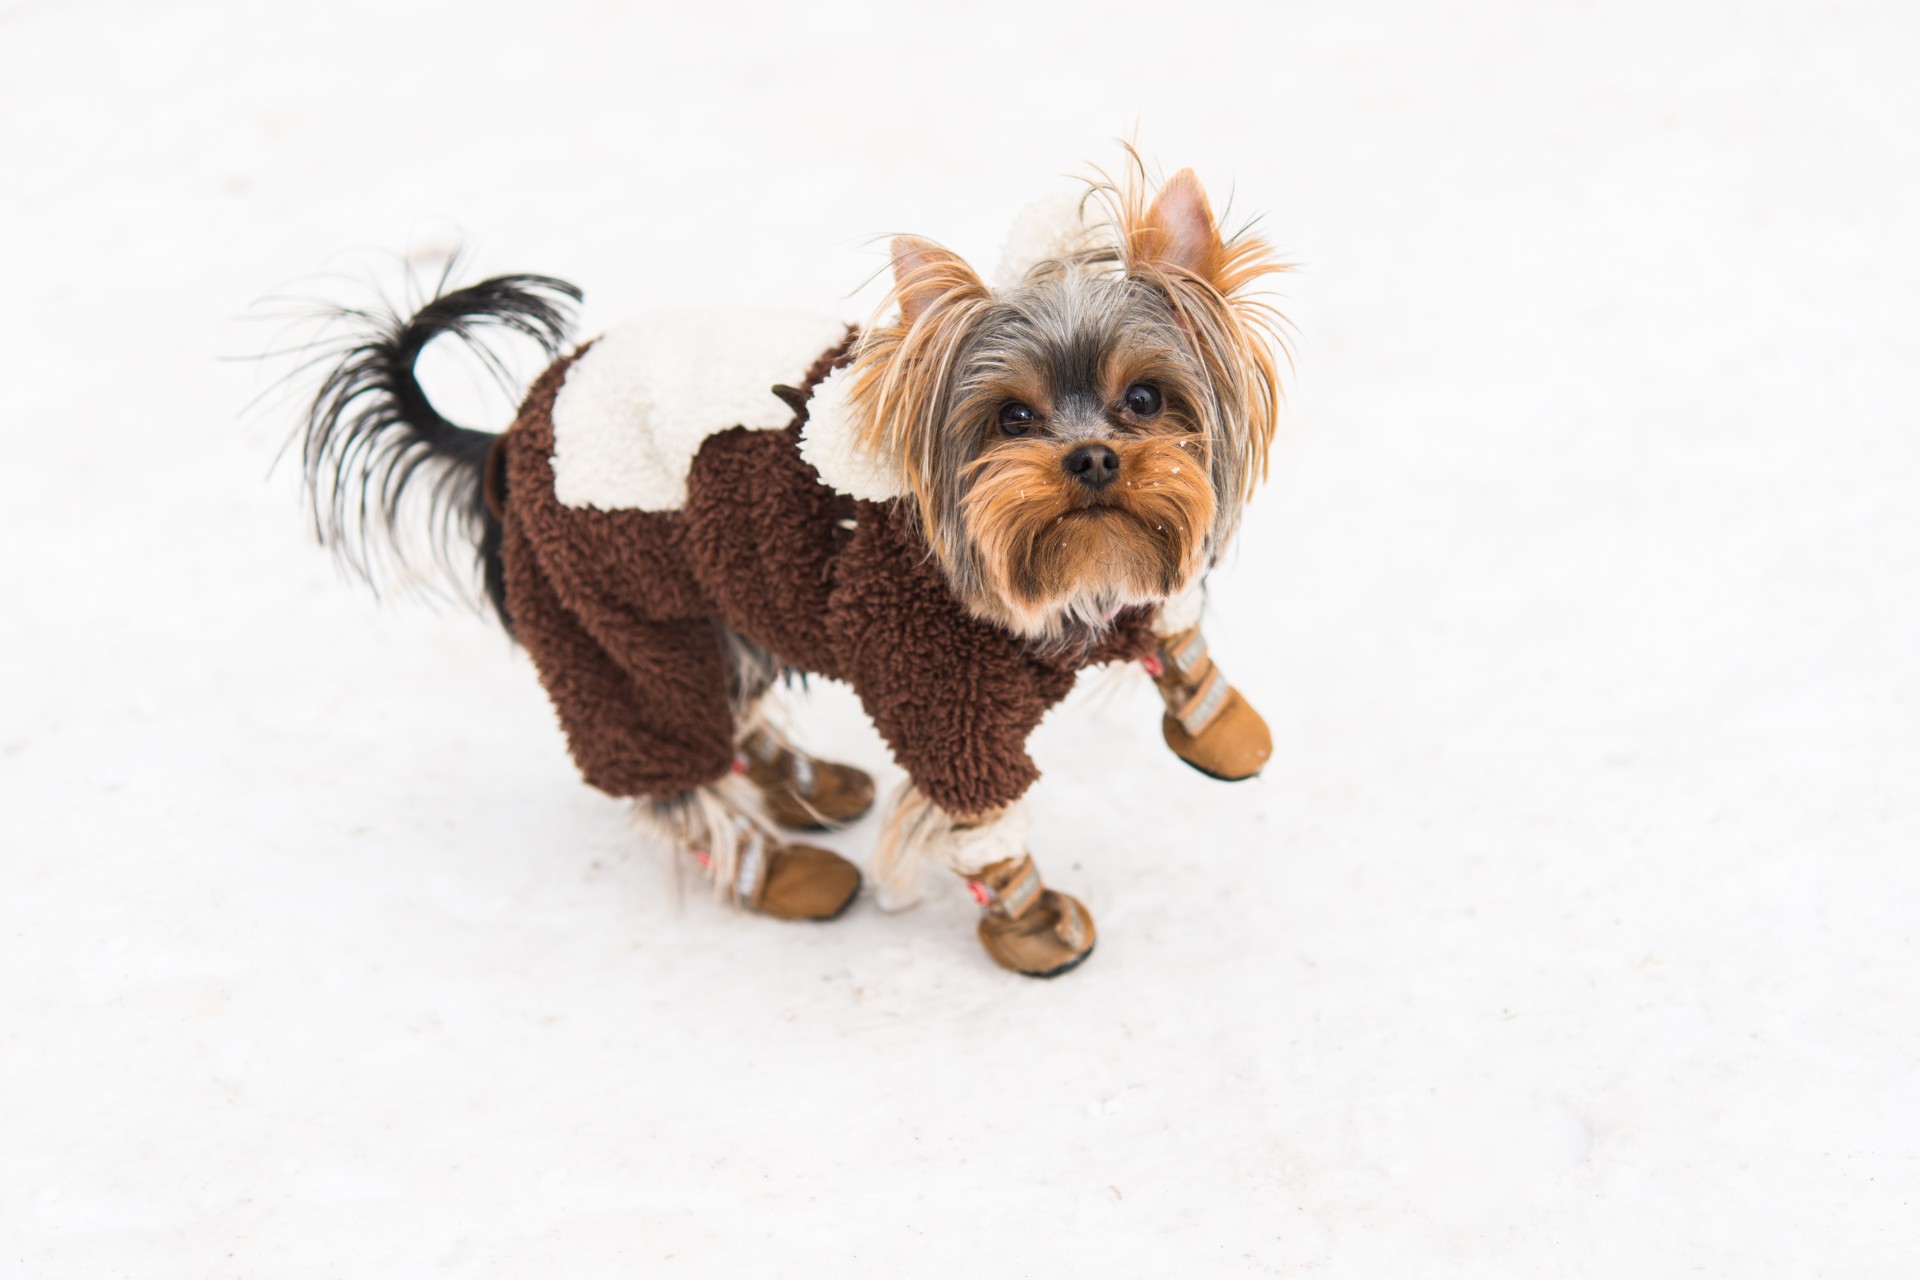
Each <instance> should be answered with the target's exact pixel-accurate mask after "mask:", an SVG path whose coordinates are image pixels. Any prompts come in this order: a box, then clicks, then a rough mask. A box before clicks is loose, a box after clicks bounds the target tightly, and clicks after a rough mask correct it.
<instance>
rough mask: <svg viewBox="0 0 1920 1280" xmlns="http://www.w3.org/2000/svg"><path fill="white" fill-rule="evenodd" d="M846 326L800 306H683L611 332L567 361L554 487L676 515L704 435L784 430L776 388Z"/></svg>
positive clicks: (561, 494) (567, 495)
mask: <svg viewBox="0 0 1920 1280" xmlns="http://www.w3.org/2000/svg"><path fill="white" fill-rule="evenodd" d="M845 334H846V323H845V322H844V321H842V320H836V319H833V318H830V317H825V316H818V315H812V314H807V313H801V312H782V311H725V310H688V311H674V312H661V313H658V314H653V315H647V316H642V317H640V318H637V319H635V320H632V321H629V322H628V323H626V324H624V325H621V326H619V327H618V328H615V329H612V330H610V331H609V332H608V333H607V334H606V336H605V337H603V338H601V339H600V340H599V341H597V342H595V343H594V344H593V345H592V346H591V347H590V348H588V350H587V351H586V352H585V353H584V354H583V355H581V356H580V358H579V359H578V360H576V361H574V362H573V364H572V366H571V367H570V368H569V369H568V371H567V380H566V383H565V385H563V386H562V387H561V388H560V394H559V396H558V397H557V398H556V399H555V401H554V406H553V480H554V494H555V496H556V497H558V498H559V499H560V501H561V502H562V503H563V504H564V505H566V506H569V507H593V508H597V509H599V510H602V511H631V510H639V511H675V510H678V509H679V508H680V507H681V506H682V505H684V504H685V502H686V498H687V473H688V471H689V470H690V469H691V468H692V466H693V457H694V455H695V454H696V453H698V452H699V451H700V446H701V445H702V444H703V443H704V442H705V441H706V439H707V437H708V436H710V435H713V434H715V433H717V432H720V431H725V430H726V429H728V428H729V427H735V426H743V427H747V428H749V429H752V430H762V429H770V428H776V427H783V426H785V425H786V424H787V423H788V422H789V421H791V420H792V417H793V410H792V408H791V407H789V406H788V405H787V404H786V403H784V402H783V401H781V400H780V398H779V397H777V396H775V395H774V394H773V387H775V386H776V385H779V384H793V383H795V382H797V381H798V379H799V378H800V377H801V375H802V374H803V373H804V372H805V371H806V369H807V368H808V366H809V365H811V364H812V363H813V361H814V360H815V359H817V358H818V357H819V354H820V352H821V351H823V350H826V349H828V348H831V347H833V346H834V345H835V344H836V343H838V342H840V341H841V340H842V338H843V337H844V336H845Z"/></svg>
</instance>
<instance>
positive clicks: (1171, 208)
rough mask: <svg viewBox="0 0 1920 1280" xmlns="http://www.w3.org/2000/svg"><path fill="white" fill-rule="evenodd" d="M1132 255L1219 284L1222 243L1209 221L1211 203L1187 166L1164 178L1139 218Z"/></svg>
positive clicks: (1211, 213) (1217, 232) (1218, 233)
mask: <svg viewBox="0 0 1920 1280" xmlns="http://www.w3.org/2000/svg"><path fill="white" fill-rule="evenodd" d="M1137 235H1138V241H1139V242H1138V243H1137V244H1135V245H1134V246H1132V248H1133V250H1134V256H1136V257H1137V258H1139V259H1142V260H1144V261H1146V262H1150V263H1152V264H1154V265H1155V266H1158V267H1160V268H1162V269H1167V268H1171V269H1173V270H1175V271H1183V272H1185V273H1187V274H1188V275H1191V276H1196V277H1198V278H1199V279H1201V280H1205V281H1206V282H1207V283H1208V284H1210V285H1213V286H1214V287H1215V288H1219V287H1220V286H1221V284H1222V283H1223V282H1222V281H1221V279H1220V275H1221V267H1222V265H1223V262H1222V259H1223V257H1224V253H1223V251H1224V249H1225V248H1226V246H1225V245H1224V244H1223V243H1222V241H1221V239H1220V229H1219V227H1218V226H1216V225H1215V224H1214V221H1213V206H1212V205H1210V204H1208V203H1207V193H1206V192H1205V191H1204V190H1203V189H1202V188H1201V186H1200V179H1199V178H1197V177H1195V176H1194V172H1193V170H1191V169H1182V170H1181V171H1180V172H1178V173H1176V174H1174V175H1173V176H1172V177H1171V178H1168V179H1167V181H1166V185H1165V186H1163V187H1161V188H1160V191H1159V193H1158V194H1157V195H1155V196H1154V197H1153V204H1152V205H1151V206H1150V207H1149V208H1148V209H1147V213H1146V217H1144V218H1143V219H1141V224H1140V228H1139V231H1138V233H1137Z"/></svg>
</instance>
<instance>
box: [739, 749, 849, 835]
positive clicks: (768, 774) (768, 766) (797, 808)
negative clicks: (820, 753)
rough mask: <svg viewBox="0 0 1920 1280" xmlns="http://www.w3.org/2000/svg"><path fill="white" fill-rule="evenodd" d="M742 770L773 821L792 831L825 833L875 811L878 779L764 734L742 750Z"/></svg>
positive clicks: (740, 765)
mask: <svg viewBox="0 0 1920 1280" xmlns="http://www.w3.org/2000/svg"><path fill="white" fill-rule="evenodd" d="M739 760H740V763H739V765H738V766H736V767H738V768H740V770H741V771H742V772H744V773H745V774H746V775H747V781H749V782H751V783H753V785H754V786H755V787H757V788H759V790H760V798H761V801H762V803H763V805H764V807H765V808H766V811H767V816H768V817H769V818H772V819H773V820H774V821H775V822H777V823H779V824H780V825H781V826H783V827H785V828H787V829H788V830H789V831H825V830H827V829H828V828H830V827H841V826H845V825H846V824H847V823H849V822H853V821H855V820H857V819H858V818H859V817H860V816H861V815H862V814H864V813H866V811H867V810H868V809H871V808H872V807H873V778H872V777H871V776H870V775H868V774H867V773H865V772H864V771H862V770H859V769H856V768H854V767H853V766H852V765H847V764H831V763H829V762H828V761H825V760H815V759H814V758H813V757H812V756H809V755H807V754H806V753H804V752H802V751H798V750H796V749H794V748H793V747H792V746H790V745H789V744H787V743H785V742H783V741H781V740H780V739H779V738H778V737H777V736H775V734H774V733H773V731H772V730H770V729H766V728H761V729H758V730H755V731H754V732H753V733H751V734H749V735H748V736H747V738H746V740H745V741H744V742H742V743H741V744H740V757H739Z"/></svg>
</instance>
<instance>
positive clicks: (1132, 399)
mask: <svg viewBox="0 0 1920 1280" xmlns="http://www.w3.org/2000/svg"><path fill="white" fill-rule="evenodd" d="M1121 399H1122V400H1124V401H1125V402H1126V405H1127V411H1128V412H1129V413H1131V414H1133V416H1134V417H1136V418H1151V417H1153V416H1155V415H1156V414H1158V413H1159V412H1160V389H1159V388H1158V387H1155V386H1151V385H1149V384H1147V383H1145V382H1136V383H1134V384H1133V385H1132V386H1130V387H1128V388H1127V394H1126V395H1124V396H1122V397H1121Z"/></svg>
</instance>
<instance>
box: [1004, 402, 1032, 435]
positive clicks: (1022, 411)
mask: <svg viewBox="0 0 1920 1280" xmlns="http://www.w3.org/2000/svg"><path fill="white" fill-rule="evenodd" d="M1039 424H1040V415H1039V414H1037V413H1035V412H1034V411H1033V410H1032V409H1031V408H1029V407H1028V406H1026V405H1024V404H1021V403H1020V402H1019V401H1018V400H1009V401H1007V403H1005V404H1003V405H1001V406H1000V430H1001V432H1002V433H1004V434H1006V435H1010V436H1023V435H1025V434H1027V432H1029V431H1031V430H1033V429H1034V428H1035V427H1036V426H1038V425H1039Z"/></svg>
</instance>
